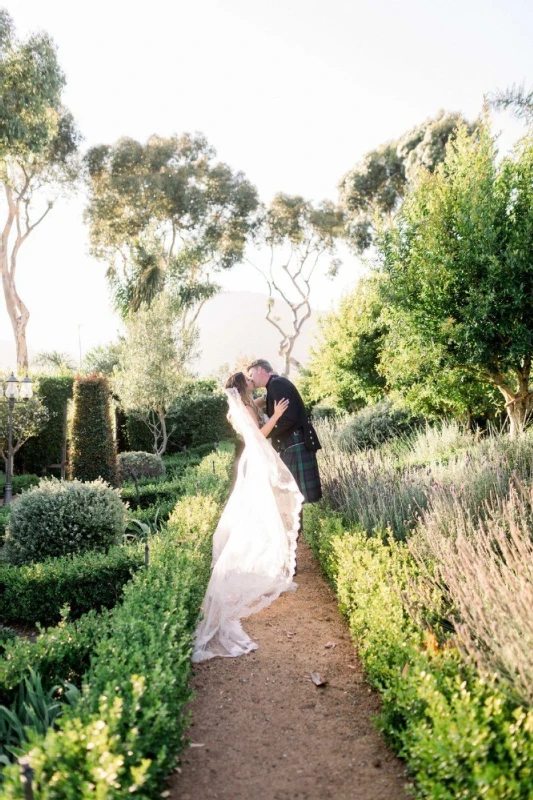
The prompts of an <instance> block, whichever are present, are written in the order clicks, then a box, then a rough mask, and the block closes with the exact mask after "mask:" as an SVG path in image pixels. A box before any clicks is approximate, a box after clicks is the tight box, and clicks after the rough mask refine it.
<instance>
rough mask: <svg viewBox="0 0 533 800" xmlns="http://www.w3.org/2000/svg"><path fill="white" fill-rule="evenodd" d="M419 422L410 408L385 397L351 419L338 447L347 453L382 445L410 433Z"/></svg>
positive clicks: (340, 436)
mask: <svg viewBox="0 0 533 800" xmlns="http://www.w3.org/2000/svg"><path fill="white" fill-rule="evenodd" d="M420 423H421V420H417V419H415V418H414V417H413V415H412V413H411V412H410V411H405V410H403V409H398V408H394V406H393V405H392V403H390V402H389V401H388V400H382V401H381V402H380V403H376V404H375V405H373V406H367V407H366V408H363V409H361V411H359V412H358V413H357V414H355V415H354V416H353V417H350V418H349V421H348V422H347V423H346V424H345V425H344V426H343V428H342V429H341V431H340V433H339V446H340V447H341V449H342V450H344V451H345V452H348V453H351V452H354V451H356V450H366V449H368V448H371V447H379V445H381V444H383V442H386V441H388V440H389V439H392V438H394V437H395V436H400V435H402V434H406V433H409V432H411V431H412V430H413V429H414V427H415V426H416V425H417V424H420Z"/></svg>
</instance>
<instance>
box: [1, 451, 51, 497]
mask: <svg viewBox="0 0 533 800" xmlns="http://www.w3.org/2000/svg"><path fill="white" fill-rule="evenodd" d="M19 452H22V451H19ZM40 480H41V479H40V478H39V476H38V475H13V477H12V478H11V488H12V490H13V494H21V493H22V492H24V491H26V489H31V487H32V486H37V484H38V483H39V481H40ZM5 485H6V476H5V475H0V492H1V493H2V494H3V493H4V488H5Z"/></svg>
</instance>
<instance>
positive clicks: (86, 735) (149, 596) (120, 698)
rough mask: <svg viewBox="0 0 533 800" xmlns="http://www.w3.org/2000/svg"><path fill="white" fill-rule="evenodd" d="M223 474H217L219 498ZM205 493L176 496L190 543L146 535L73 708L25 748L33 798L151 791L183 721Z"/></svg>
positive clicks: (84, 798) (15, 790) (14, 774)
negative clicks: (145, 553) (183, 506)
mask: <svg viewBox="0 0 533 800" xmlns="http://www.w3.org/2000/svg"><path fill="white" fill-rule="evenodd" d="M217 458H219V456H217ZM215 471H217V469H216V467H215ZM230 471H231V470H230V469H228V470H227V472H226V474H225V475H224V476H223V477H222V476H221V477H220V483H221V486H219V492H218V493H219V495H220V496H221V497H222V496H225V495H226V494H227V491H228V487H229V482H230ZM204 500H205V498H202V497H197V498H187V499H183V500H181V501H179V503H178V509H179V504H180V503H185V502H186V503H187V507H188V510H189V524H190V528H189V531H190V534H191V540H190V541H187V540H183V539H182V538H180V541H179V547H177V546H176V544H177V541H176V537H175V535H174V534H173V532H172V530H171V529H169V531H168V532H167V533H166V534H164V535H162V536H158V537H154V539H152V548H151V564H150V567H149V569H148V570H142V571H140V572H138V573H137V574H136V576H135V577H134V578H133V580H132V581H130V583H129V584H128V585H127V587H126V589H125V593H124V602H123V604H122V605H121V606H119V607H117V609H116V610H115V612H114V613H113V616H112V620H111V624H110V628H109V631H108V634H107V635H106V636H104V637H103V638H102V639H101V640H100V641H99V643H98V645H97V647H96V652H95V658H94V659H93V665H92V668H91V670H90V671H89V673H88V675H87V676H86V680H85V681H84V686H83V693H82V697H81V700H80V701H79V703H78V704H77V706H76V707H75V708H70V707H68V708H66V709H65V711H64V713H63V715H62V717H61V718H60V720H59V729H57V730H55V729H49V730H48V732H47V734H46V736H44V737H40V738H36V737H35V738H34V739H33V740H32V742H31V744H27V745H24V747H23V749H24V751H25V753H26V757H27V759H28V761H29V763H30V766H31V768H32V769H33V772H34V791H35V792H36V793H37V796H38V797H39V798H40V800H52V798H54V800H57V799H58V798H60V797H61V798H72V800H74V799H75V800H89V798H93V797H102V798H104V797H105V798H106V800H112V799H114V798H117V800H118V798H123V797H127V796H129V795H130V794H136V795H137V796H138V797H143V798H155V797H160V795H161V785H162V782H163V780H164V779H165V778H166V776H167V775H168V773H169V772H170V770H171V769H172V768H173V767H174V765H175V755H176V753H177V752H179V751H180V750H181V749H182V748H183V744H184V734H185V730H186V727H187V722H188V719H187V714H186V713H185V706H186V704H187V702H188V701H189V699H190V697H191V691H190V689H189V687H188V679H189V675H190V671H191V664H190V652H191V647H192V635H193V632H194V628H195V624H196V620H197V618H198V614H199V611H200V603H201V601H202V597H203V594H204V592H205V587H206V583H207V576H208V574H209V559H208V558H206V553H207V552H208V548H207V547H205V546H201V547H198V538H199V537H200V538H201V535H202V534H201V533H198V530H197V527H198V526H200V528H201V529H202V530H203V531H204V533H205V535H206V536H207V537H208V538H210V535H211V533H212V529H211V530H206V529H205V527H204V513H205V503H204ZM195 504H197V505H198V507H197V510H196V513H194V512H193V511H192V508H193V507H194V505H195ZM219 511H220V507H219ZM176 515H177V516H179V510H176ZM213 524H214V521H213ZM4 774H5V780H4V784H3V787H2V788H3V792H4V794H3V796H4V797H5V798H22V797H23V787H22V784H21V782H20V776H19V768H18V765H12V766H10V767H7V768H6V770H5V773H4Z"/></svg>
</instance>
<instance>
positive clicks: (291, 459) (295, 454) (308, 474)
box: [281, 442, 322, 503]
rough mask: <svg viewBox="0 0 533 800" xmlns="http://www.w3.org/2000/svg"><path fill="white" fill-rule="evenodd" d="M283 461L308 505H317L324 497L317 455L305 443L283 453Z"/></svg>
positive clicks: (300, 443) (289, 448)
mask: <svg viewBox="0 0 533 800" xmlns="http://www.w3.org/2000/svg"><path fill="white" fill-rule="evenodd" d="M281 459H282V461H283V463H284V464H285V466H287V467H288V468H289V470H290V471H291V473H292V475H293V477H294V480H295V481H296V483H297V484H298V488H299V490H300V491H301V493H302V494H303V496H304V500H305V502H306V503H316V502H318V500H320V498H321V497H322V485H321V483H320V474H319V472H318V463H317V460H316V453H312V452H311V451H310V450H308V449H307V447H306V446H305V444H304V442H299V443H298V444H293V445H291V446H290V447H287V449H286V450H284V451H283V452H282V453H281Z"/></svg>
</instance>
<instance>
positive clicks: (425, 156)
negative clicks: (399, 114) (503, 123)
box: [339, 111, 474, 253]
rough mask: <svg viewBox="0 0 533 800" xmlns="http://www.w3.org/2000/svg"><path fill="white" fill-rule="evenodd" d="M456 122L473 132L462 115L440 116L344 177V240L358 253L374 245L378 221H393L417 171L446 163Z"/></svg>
mask: <svg viewBox="0 0 533 800" xmlns="http://www.w3.org/2000/svg"><path fill="white" fill-rule="evenodd" d="M459 123H462V124H466V125H467V126H468V128H469V130H470V131H472V130H473V129H474V126H472V125H468V123H466V121H465V120H464V118H463V117H462V115H461V114H456V113H449V112H445V111H440V112H439V113H438V114H437V116H436V117H434V118H433V119H429V120H426V122H423V123H422V124H421V125H418V126H416V127H415V128H413V129H412V130H410V131H408V132H407V133H406V134H405V135H404V136H402V137H401V138H400V139H398V140H396V141H393V142H387V143H386V144H384V145H382V146H381V147H378V148H376V149H375V150H371V151H370V152H369V153H367V154H366V155H365V156H364V157H363V158H362V160H361V161H360V162H359V163H358V164H356V166H355V167H354V168H353V169H351V170H350V171H349V172H348V173H347V174H346V175H345V176H344V177H343V178H342V180H341V182H340V184H339V191H340V202H341V205H342V207H343V209H344V211H345V213H346V218H347V234H348V239H349V241H351V243H352V245H353V246H354V248H355V250H356V251H357V252H358V253H363V252H364V251H365V250H367V249H368V248H369V247H370V246H371V245H372V243H373V242H374V238H375V234H376V220H377V219H378V220H379V219H381V220H388V221H391V220H392V219H393V218H394V215H395V214H396V212H397V211H398V209H399V207H400V205H401V202H402V200H403V198H404V196H405V194H406V192H407V190H408V187H409V185H410V184H411V183H412V180H413V178H414V176H415V175H416V172H417V170H418V169H419V168H420V167H423V168H425V169H427V170H429V171H430V172H432V171H433V170H434V169H435V167H436V166H437V164H440V163H442V162H443V161H444V158H445V154H446V145H447V143H448V141H449V140H450V138H452V137H453V136H454V135H455V131H456V130H457V126H458V124H459Z"/></svg>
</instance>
